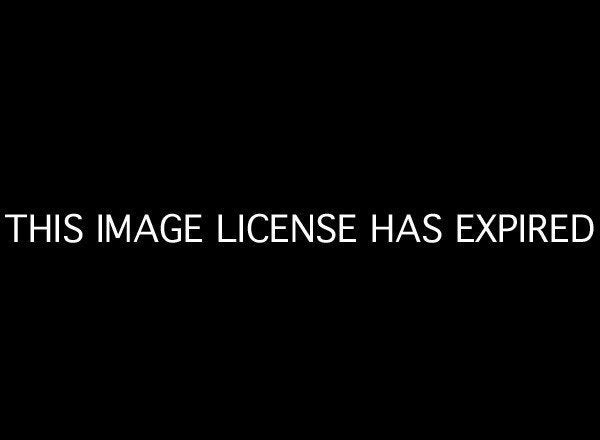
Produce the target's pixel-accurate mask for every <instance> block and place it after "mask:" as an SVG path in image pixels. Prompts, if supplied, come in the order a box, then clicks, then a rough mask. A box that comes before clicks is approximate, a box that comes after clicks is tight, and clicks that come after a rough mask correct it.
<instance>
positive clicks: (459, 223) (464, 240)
mask: <svg viewBox="0 0 600 440" xmlns="http://www.w3.org/2000/svg"><path fill="white" fill-rule="evenodd" d="M463 218H473V214H458V216H457V220H458V221H457V223H456V224H457V226H458V231H457V241H458V242H459V243H473V242H474V241H475V240H473V239H472V238H462V231H463V230H466V229H469V230H471V229H473V227H472V226H463V225H462V219H463Z"/></svg>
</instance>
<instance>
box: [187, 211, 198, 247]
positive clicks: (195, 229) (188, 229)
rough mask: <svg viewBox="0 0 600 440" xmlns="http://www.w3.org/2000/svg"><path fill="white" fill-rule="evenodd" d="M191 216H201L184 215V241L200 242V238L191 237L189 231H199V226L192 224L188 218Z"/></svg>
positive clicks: (196, 215)
mask: <svg viewBox="0 0 600 440" xmlns="http://www.w3.org/2000/svg"><path fill="white" fill-rule="evenodd" d="M193 218H202V214H186V216H185V242H186V243H202V239H201V238H192V237H191V234H190V231H199V230H200V226H192V225H191V224H190V220H191V219H193Z"/></svg>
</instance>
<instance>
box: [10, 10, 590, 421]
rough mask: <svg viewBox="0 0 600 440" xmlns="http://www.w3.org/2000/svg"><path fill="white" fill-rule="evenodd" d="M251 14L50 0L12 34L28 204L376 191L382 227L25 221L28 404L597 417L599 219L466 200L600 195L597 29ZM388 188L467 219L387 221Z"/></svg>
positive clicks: (459, 18)
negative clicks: (306, 243) (537, 217)
mask: <svg viewBox="0 0 600 440" xmlns="http://www.w3.org/2000/svg"><path fill="white" fill-rule="evenodd" d="M52 12H57V11H52ZM153 12H157V11H153ZM163 12H164V11H163ZM247 12H248V14H247V13H246V12H240V11H239V10H237V9H236V11H233V10H232V11H228V12H227V13H225V14H224V15H223V14H221V15H216V14H215V13H214V12H212V11H211V12H207V11H204V12H195V13H193V14H190V15H188V14H186V13H184V12H183V11H180V12H177V13H175V15H173V16H171V15H170V14H169V15H167V14H166V13H165V15H164V16H163V14H162V12H161V14H159V15H160V18H156V16H155V15H152V17H150V16H147V15H146V13H145V12H144V13H141V12H140V11H137V12H136V13H133V14H127V15H126V14H125V13H124V12H122V13H119V14H114V16H112V15H111V16H110V17H107V18H102V19H100V18H99V17H100V15H97V14H100V12H97V13H96V12H95V13H94V14H92V15H85V19H83V18H82V16H78V18H77V19H75V18H74V19H66V22H65V23H63V22H62V21H57V20H50V19H48V16H46V17H45V16H44V14H43V13H41V14H40V16H36V17H35V19H34V18H33V15H36V14H34V13H33V12H32V11H30V12H28V14H26V15H25V16H23V17H24V19H25V20H24V21H19V23H18V24H16V25H15V26H14V29H10V30H8V31H7V39H6V44H5V52H4V55H3V66H4V67H3V70H4V72H3V73H4V74H5V79H4V80H3V85H4V87H3V96H4V99H3V110H4V111H3V124H2V125H3V133H4V136H3V137H4V142H3V156H4V158H3V160H2V173H1V176H2V177H1V179H2V201H1V202H2V205H1V206H2V213H3V214H4V213H5V212H31V213H42V212H43V213H67V212H79V213H83V214H86V215H87V216H89V215H92V214H94V213H96V212H105V211H107V210H110V211H113V212H124V211H131V212H151V213H153V214H155V215H158V214H160V213H163V212H169V211H175V212H179V213H186V212H190V213H202V214H204V215H205V216H206V217H208V218H210V217H211V216H214V215H215V214H216V213H217V212H222V211H229V212H237V211H239V210H243V211H246V212H252V211H256V212H288V213H292V212H294V213H319V212H325V211H328V212H334V213H335V212H356V213H359V215H361V243H360V244H359V245H348V246H342V245H338V246H331V247H326V248H323V247H321V248H317V247H291V246H285V245H283V246H275V245H273V246H268V247H262V248H252V247H244V248H234V249H232V248H227V249H225V248H218V247H216V246H214V245H210V244H207V245H206V246H199V247H175V248H164V247H158V248H154V247H152V246H138V247H129V248H128V247H126V246H124V247H117V248H115V247H111V248H102V247H98V246H95V245H94V244H93V243H88V244H83V245H81V246H76V247H63V246H54V247H53V246H39V247H35V248H31V247H27V246H23V247H20V246H10V245H9V243H8V242H7V240H4V242H3V245H2V254H3V257H5V258H3V263H2V264H3V270H2V273H3V278H4V282H3V284H4V285H5V286H6V287H5V288H3V289H2V291H3V295H2V301H3V303H4V304H3V307H2V311H3V314H4V315H5V319H3V324H4V327H5V331H4V338H3V339H4V341H5V347H6V348H5V355H6V356H5V358H6V362H5V365H7V366H8V367H9V370H10V373H9V374H8V375H7V376H6V382H7V384H8V385H9V386H10V388H11V389H13V388H14V389H15V393H14V394H11V396H14V397H11V404H10V408H11V412H12V413H13V414H15V415H20V416H23V414H31V410H32V409H34V408H35V409H38V410H40V411H39V412H40V413H41V414H45V415H46V417H47V418H45V419H44V420H47V421H46V422H44V423H49V424H52V425H57V426H63V423H67V424H71V423H73V420H74V419H77V420H78V421H83V422H88V423H86V425H87V426H88V427H89V426H99V427H107V426H109V425H112V422H113V421H123V420H128V421H131V420H133V421H134V425H136V426H138V427H148V426H150V427H152V428H153V429H158V426H157V425H160V426H163V427H165V428H166V429H167V430H168V431H171V430H174V429H176V428H180V427H181V426H183V425H184V424H183V422H184V421H191V422H192V423H193V424H201V426H198V427H200V428H202V427H203V426H204V425H203V423H205V420H207V419H208V420H210V421H212V422H213V423H214V422H216V423H217V424H218V425H219V426H221V427H222V429H225V430H230V429H239V428H242V429H251V428H255V427H256V428H261V429H266V428H269V429H273V428H274V427H275V426H276V425H278V424H279V423H281V422H283V423H282V424H283V426H284V427H285V428H286V429H287V430H286V431H282V432H288V431H290V430H291V431H295V430H298V429H306V430H308V432H314V431H313V430H312V429H313V428H312V427H313V426H315V422H317V423H318V422H323V421H328V422H330V423H329V426H330V428H329V429H331V430H332V431H331V432H337V430H340V429H344V428H350V429H357V430H358V429H359V428H363V429H365V430H366V431H365V432H372V431H373V430H375V429H383V428H384V427H386V426H387V425H388V424H389V423H391V424H392V426H395V427H396V428H399V427H400V428H401V427H403V426H407V427H408V425H404V424H403V423H405V422H401V421H402V420H407V419H408V420H410V421H412V422H413V423H416V424H418V425H420V426H421V427H422V428H423V429H426V430H431V429H440V428H441V429H455V428H460V429H465V428H467V427H469V428H471V429H473V428H474V427H475V425H477V424H478V423H481V422H483V425H484V426H485V427H486V428H487V429H488V430H490V429H491V430H497V429H507V430H509V432H512V431H510V430H511V429H512V428H511V427H512V426H514V423H515V422H522V421H525V420H528V421H532V420H533V421H534V423H532V424H531V426H532V428H533V429H540V427H548V426H551V427H553V428H556V429H557V428H558V426H557V425H559V424H560V425H561V426H563V427H566V428H568V429H573V424H572V423H573V419H572V418H571V416H572V415H573V414H576V415H577V417H578V418H579V420H580V421H581V420H583V419H584V418H585V417H586V414H588V411H589V409H586V408H587V405H586V403H585V402H586V396H589V395H590V394H591V393H592V390H593V389H595V388H594V385H593V381H592V375H591V372H592V371H593V369H594V366H595V365H596V364H595V363H594V362H592V359H593V356H592V355H593V348H594V347H593V341H594V339H595V338H596V336H597V327H598V326H597V322H596V320H595V314H596V310H597V304H596V301H595V299H594V297H593V295H594V293H595V290H597V289H596V287H595V284H594V283H593V281H595V279H594V269H595V266H596V262H597V253H596V247H597V238H595V239H594V242H593V243H590V244H587V245H560V244H559V245H552V246H544V245H541V246H522V245H521V246H518V245H515V244H508V245H506V246H486V245H482V246H460V245H458V244H456V243H455V242H454V241H455V240H454V238H455V236H454V225H453V218H454V216H455V215H456V214H457V213H460V212H477V213H487V214H490V213H512V214H518V213H530V212H531V213H545V214H549V213H585V214H588V215H592V216H593V217H594V218H595V220H596V221H597V212H598V211H597V208H596V207H595V205H596V203H595V200H596V199H595V195H594V193H593V188H594V187H595V186H596V184H595V180H596V179H595V178H594V177H595V174H594V161H593V159H592V154H593V152H592V147H593V146H594V145H596V144H597V135H596V133H595V130H594V128H595V121H596V118H597V108H596V107H595V102H596V101H597V85H596V84H595V82H594V81H593V78H595V77H597V69H596V68H595V66H594V65H593V54H594V52H593V49H594V47H593V46H592V44H591V43H592V40H591V39H589V38H590V36H589V35H588V33H591V32H592V29H591V28H589V27H588V26H587V25H586V24H585V23H584V22H583V21H582V19H581V18H580V17H575V18H569V17H567V16H566V15H565V16H563V17H561V19H560V20H559V21H556V19H553V20H550V19H549V18H543V17H542V16H541V15H540V14H539V13H536V14H532V15H527V17H526V18H524V17H525V13H524V11H521V13H520V14H516V15H514V16H513V15H510V14H509V16H506V15H504V14H500V11H496V12H494V13H487V12H483V11H481V13H480V15H477V13H476V12H475V11H469V14H466V11H445V12H441V11H427V12H425V13H420V14H416V13H414V12H412V11H404V12H397V11H395V12H393V13H392V12H385V11H380V12H376V13H374V14H371V13H369V14H367V13H366V11H353V12H354V14H351V15H347V14H346V13H344V14H338V13H332V14H328V15H327V17H326V18H325V14H324V11H321V13H319V14H308V16H307V15H306V14H303V13H301V11H295V12H293V13H284V12H283V11H281V12H280V13H276V12H275V11H272V10H270V11H269V13H268V14H267V13H266V12H265V11H262V12H261V11H255V10H253V11H247ZM305 12H306V11H305ZM338 12H339V11H338ZM446 12H448V13H449V12H453V13H454V15H446ZM538 12H539V11H538ZM69 13H70V14H73V13H74V12H73V11H70V12H69ZM250 13H253V14H251V15H249V14H250ZM75 14H76V13H75ZM278 14H280V15H278ZM470 14H474V15H470ZM184 16H185V18H184ZM69 17H70V15H69ZM102 17H104V15H102ZM257 17H259V18H260V19H259V18H257ZM517 17H518V18H517ZM63 18H65V16H64V15H63ZM375 212H376V213H380V214H387V213H395V214H405V213H413V214H423V213H428V212H438V213H440V214H441V215H443V217H444V219H445V220H446V221H447V225H448V227H447V228H445V229H444V233H445V238H444V241H443V243H441V244H440V245H438V246H420V247H417V246H413V245H411V244H410V243H407V244H406V245H401V246H394V247H377V248H376V247H374V246H371V245H369V244H368V238H369V234H368V229H367V228H366V225H368V223H364V221H365V220H368V218H369V215H370V214H371V213H375ZM363 229H366V232H365V231H363ZM3 233H5V231H3ZM4 237H6V235H4ZM54 411H56V412H58V413H61V414H63V416H62V417H54V416H52V414H53V412H54ZM36 413H38V412H36ZM40 417H41V416H40ZM173 417H174V418H173ZM40 420H41V419H40ZM92 423H93V424H92ZM578 425H579V423H578ZM48 426H50V425H48ZM133 429H139V428H135V427H134V428H133Z"/></svg>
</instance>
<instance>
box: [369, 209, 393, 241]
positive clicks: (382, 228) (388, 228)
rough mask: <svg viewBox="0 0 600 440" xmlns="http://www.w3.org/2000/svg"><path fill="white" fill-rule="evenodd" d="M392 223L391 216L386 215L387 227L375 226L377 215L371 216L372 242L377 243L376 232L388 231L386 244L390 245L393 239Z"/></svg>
mask: <svg viewBox="0 0 600 440" xmlns="http://www.w3.org/2000/svg"><path fill="white" fill-rule="evenodd" d="M392 222H393V217H392V214H389V215H388V225H387V226H377V214H373V238H372V242H373V243H376V242H377V231H388V243H391V242H392V240H393V239H394V238H393V237H392Z"/></svg>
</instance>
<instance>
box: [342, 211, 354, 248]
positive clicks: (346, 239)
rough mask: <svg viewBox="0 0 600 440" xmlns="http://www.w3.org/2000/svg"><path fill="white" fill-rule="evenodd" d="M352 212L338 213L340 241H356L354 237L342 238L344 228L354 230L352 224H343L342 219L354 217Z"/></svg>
mask: <svg viewBox="0 0 600 440" xmlns="http://www.w3.org/2000/svg"><path fill="white" fill-rule="evenodd" d="M355 217H356V215H354V214H340V243H356V238H344V231H345V230H346V229H352V230H354V225H352V226H344V219H347V218H355Z"/></svg>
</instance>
